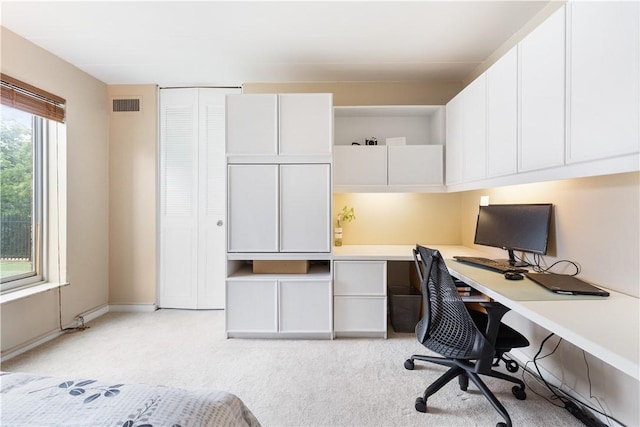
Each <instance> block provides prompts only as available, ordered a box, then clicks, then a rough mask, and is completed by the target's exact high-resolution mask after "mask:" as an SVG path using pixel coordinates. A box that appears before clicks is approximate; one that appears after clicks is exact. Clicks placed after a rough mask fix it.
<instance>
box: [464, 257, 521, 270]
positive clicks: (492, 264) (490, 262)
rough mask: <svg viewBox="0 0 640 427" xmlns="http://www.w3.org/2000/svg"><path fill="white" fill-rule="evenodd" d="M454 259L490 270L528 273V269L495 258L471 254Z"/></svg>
mask: <svg viewBox="0 0 640 427" xmlns="http://www.w3.org/2000/svg"><path fill="white" fill-rule="evenodd" d="M453 259H455V260H456V261H460V262H464V263H467V264H473V265H475V266H479V267H485V268H488V269H490V270H494V271H498V272H500V273H506V272H507V271H515V272H517V273H526V272H527V271H528V270H524V269H522V268H517V267H514V266H512V265H509V264H507V263H505V262H504V261H502V262H500V261H496V260H494V259H489V258H482V257H471V256H454V257H453Z"/></svg>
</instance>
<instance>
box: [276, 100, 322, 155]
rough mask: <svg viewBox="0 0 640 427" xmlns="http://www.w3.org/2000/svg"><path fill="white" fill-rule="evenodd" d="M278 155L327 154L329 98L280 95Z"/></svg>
mask: <svg viewBox="0 0 640 427" xmlns="http://www.w3.org/2000/svg"><path fill="white" fill-rule="evenodd" d="M278 97H279V109H280V145H279V154H280V155H301V154H309V155H311V154H319V155H330V154H331V145H332V142H333V135H332V131H333V126H332V122H333V109H332V107H333V98H332V95H331V94H328V93H308V94H302V93H292V94H281V95H279V96H278Z"/></svg>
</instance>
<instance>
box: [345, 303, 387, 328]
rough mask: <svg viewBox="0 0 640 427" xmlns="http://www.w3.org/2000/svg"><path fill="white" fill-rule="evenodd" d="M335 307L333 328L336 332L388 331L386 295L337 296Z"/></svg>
mask: <svg viewBox="0 0 640 427" xmlns="http://www.w3.org/2000/svg"><path fill="white" fill-rule="evenodd" d="M333 309H334V326H333V328H334V330H335V332H336V333H340V332H351V333H358V332H360V333H362V332H379V333H386V330H387V299H386V298H385V297H363V296H335V297H334V299H333Z"/></svg>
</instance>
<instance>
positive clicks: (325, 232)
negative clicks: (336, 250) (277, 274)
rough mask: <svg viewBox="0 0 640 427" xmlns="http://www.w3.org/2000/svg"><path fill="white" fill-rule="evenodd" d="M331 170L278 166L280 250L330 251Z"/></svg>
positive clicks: (295, 165)
mask: <svg viewBox="0 0 640 427" xmlns="http://www.w3.org/2000/svg"><path fill="white" fill-rule="evenodd" d="M330 198H331V169H330V166H329V165H328V164H304V165H298V164H289V165H280V248H279V249H280V251H281V252H330V251H331V247H330V237H331V231H330V228H331V204H330Z"/></svg>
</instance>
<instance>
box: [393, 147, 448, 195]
mask: <svg viewBox="0 0 640 427" xmlns="http://www.w3.org/2000/svg"><path fill="white" fill-rule="evenodd" d="M387 149H388V152H387V157H388V164H389V166H388V168H389V171H388V174H389V185H434V184H442V180H443V174H442V162H443V159H442V146H441V145H404V146H389V147H387Z"/></svg>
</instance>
